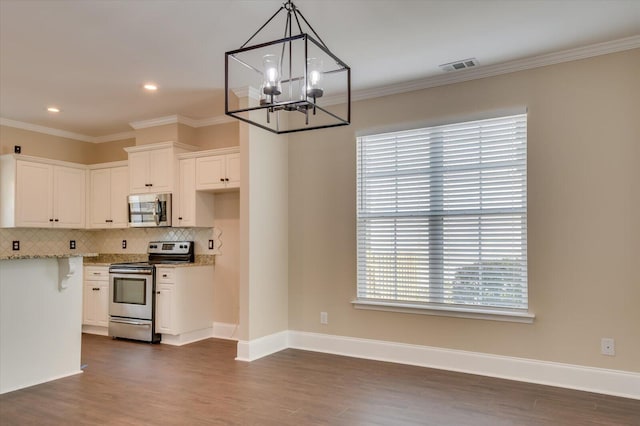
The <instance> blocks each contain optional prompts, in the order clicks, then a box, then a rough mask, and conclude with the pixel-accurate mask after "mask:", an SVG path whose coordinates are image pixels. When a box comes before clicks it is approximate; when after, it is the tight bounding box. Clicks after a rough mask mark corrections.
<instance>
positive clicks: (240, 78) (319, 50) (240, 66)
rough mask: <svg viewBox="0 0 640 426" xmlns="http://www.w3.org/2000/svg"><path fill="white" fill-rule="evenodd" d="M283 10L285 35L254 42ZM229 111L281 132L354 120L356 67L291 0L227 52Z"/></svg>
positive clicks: (256, 124) (226, 78) (298, 130)
mask: <svg viewBox="0 0 640 426" xmlns="http://www.w3.org/2000/svg"><path fill="white" fill-rule="evenodd" d="M281 12H284V14H283V15H286V22H285V25H284V36H283V38H280V39H276V40H273V41H267V42H260V43H258V42H257V41H256V42H254V43H257V44H252V45H251V46H248V44H249V43H250V42H251V41H252V40H254V39H255V38H256V36H257V35H258V34H261V35H264V33H266V32H267V30H266V28H267V26H268V25H269V24H270V23H271V22H272V21H273V20H274V19H275V18H276V17H277V16H278V15H280V13H281ZM294 26H295V28H296V29H297V31H298V34H293V31H294ZM303 26H304V28H305V29H306V30H307V31H306V32H305V31H303ZM279 34H280V33H279ZM310 34H312V35H310ZM225 114H227V115H229V116H232V117H235V118H237V119H239V120H242V121H244V122H247V123H249V124H252V125H254V126H258V127H260V128H262V129H265V130H268V131H270V132H273V133H278V134H280V133H291V132H300V131H305V130H314V129H323V128H327V127H335V126H345V125H348V124H349V123H350V121H351V68H349V66H348V65H347V64H345V63H344V62H343V61H342V60H341V59H339V58H338V57H337V56H336V55H334V54H333V53H332V52H331V51H330V50H329V48H328V47H327V46H326V44H325V43H324V42H323V41H322V39H321V38H320V36H319V35H318V34H317V33H316V32H315V30H314V29H313V28H312V27H311V25H310V24H309V22H308V21H307V20H306V19H305V17H304V16H303V15H302V13H301V12H300V10H299V9H298V8H297V7H296V6H295V5H294V4H293V2H292V1H291V0H288V1H287V2H286V3H284V4H283V5H282V6H281V7H280V9H278V10H277V11H276V13H274V14H273V15H272V16H271V18H269V20H267V22H265V23H264V25H262V26H261V27H260V28H259V29H258V30H257V31H256V32H255V33H254V34H253V35H252V36H251V37H250V38H249V40H247V41H246V42H245V43H244V44H243V45H242V46H241V47H240V48H239V49H237V50H232V51H230V52H226V53H225Z"/></svg>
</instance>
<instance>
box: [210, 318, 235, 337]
mask: <svg viewBox="0 0 640 426" xmlns="http://www.w3.org/2000/svg"><path fill="white" fill-rule="evenodd" d="M237 334H238V324H229V323H226V322H214V323H213V337H214V338H216V339H226V340H236V341H237V340H238V337H237Z"/></svg>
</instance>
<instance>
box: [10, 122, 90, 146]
mask: <svg viewBox="0 0 640 426" xmlns="http://www.w3.org/2000/svg"><path fill="white" fill-rule="evenodd" d="M0 125H2V126H7V127H15V128H16V129H22V130H29V131H31V132H37V133H45V134H47V135H51V136H59V137H61V138H67V139H75V140H78V141H83V142H92V143H95V138H94V137H93V136H87V135H82V134H80V133H73V132H68V131H66V130H60V129H54V128H52V127H46V126H40V125H38V124H31V123H25V122H23V121H17V120H11V119H9V118H2V117H0Z"/></svg>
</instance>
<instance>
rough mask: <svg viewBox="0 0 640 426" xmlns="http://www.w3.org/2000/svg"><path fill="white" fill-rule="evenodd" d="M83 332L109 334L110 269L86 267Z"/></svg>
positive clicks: (83, 290)
mask: <svg viewBox="0 0 640 426" xmlns="http://www.w3.org/2000/svg"><path fill="white" fill-rule="evenodd" d="M82 325H83V327H82V331H84V332H86V333H94V334H107V328H108V327H109V267H108V266H85V267H84V285H83V288H82Z"/></svg>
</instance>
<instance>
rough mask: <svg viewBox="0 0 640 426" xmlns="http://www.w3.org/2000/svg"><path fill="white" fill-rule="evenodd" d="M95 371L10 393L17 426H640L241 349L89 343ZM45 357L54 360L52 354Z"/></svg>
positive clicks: (2, 399)
mask: <svg viewBox="0 0 640 426" xmlns="http://www.w3.org/2000/svg"><path fill="white" fill-rule="evenodd" d="M82 344H83V350H82V362H83V364H87V366H86V368H85V370H84V374H79V375H76V376H72V377H67V378H65V379H61V380H57V381H54V382H49V383H45V384H42V385H38V386H33V387H31V388H28V389H22V390H19V391H15V392H11V393H7V394H4V395H0V424H1V425H3V426H5V425H6V426H8V425H149V424H154V425H394V426H395V425H456V426H463V425H474V426H475V425H492V426H493V425H580V426H587V425H607V426H610V425H640V401H637V400H631V399H624V398H616V397H610V396H604V395H598V394H592V393H586V392H578V391H571V390H566V389H559V388H553V387H548V386H540V385H531V384H525V383H519V382H513V381H508V380H500V379H492V378H487V377H481V376H474V375H469V374H461V373H452V372H446V371H439V370H433V369H428V368H421V367H411V366H406V365H398V364H390V363H384V362H377V361H366V360H361V359H355V358H347V357H340V356H334V355H327V354H320V353H313V352H305V351H299V350H293V349H289V350H285V351H282V352H279V353H277V354H274V355H272V356H269V357H266V358H263V359H260V360H258V361H254V362H252V363H245V362H239V361H235V360H234V356H235V352H236V344H235V342H230V341H224V340H214V339H209V340H205V341H202V342H198V343H194V344H191V345H187V346H183V347H179V348H178V347H172V346H167V345H150V344H145V343H136V342H129V341H122V340H112V339H110V338H107V337H101V336H93V335H84V336H83V341H82ZM43 356H47V355H46V351H43Z"/></svg>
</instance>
